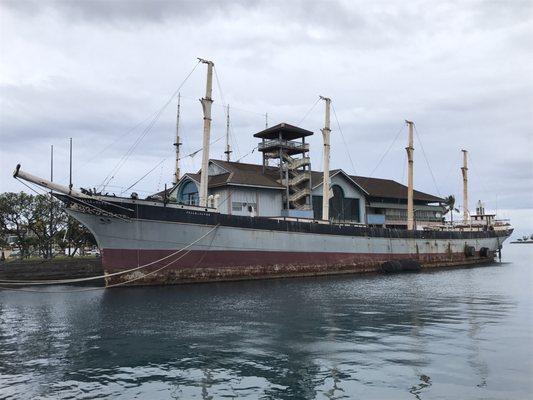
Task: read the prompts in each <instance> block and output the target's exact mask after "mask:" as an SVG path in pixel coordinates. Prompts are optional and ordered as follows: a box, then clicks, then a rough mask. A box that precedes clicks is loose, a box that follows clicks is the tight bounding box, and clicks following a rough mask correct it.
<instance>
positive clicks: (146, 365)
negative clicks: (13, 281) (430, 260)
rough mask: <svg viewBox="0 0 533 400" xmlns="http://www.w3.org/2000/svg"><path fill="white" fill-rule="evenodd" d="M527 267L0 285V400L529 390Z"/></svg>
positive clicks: (531, 334)
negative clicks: (76, 287) (93, 286)
mask: <svg viewBox="0 0 533 400" xmlns="http://www.w3.org/2000/svg"><path fill="white" fill-rule="evenodd" d="M532 267H533V245H509V244H508V245H506V247H505V249H504V263H502V264H495V265H493V266H489V267H480V268H470V269H457V270H448V271H435V272H430V273H420V274H409V275H395V276H386V277H384V276H366V277H360V276H359V277H358V276H343V277H323V278H305V279H285V280H270V281H256V282H240V283H219V284H202V285H185V286H174V287H151V288H121V289H112V290H107V291H91V292H77V293H59V294H46V293H22V292H12V291H0V398H2V399H35V398H43V399H44V398H54V399H56V398H61V399H72V398H113V399H115V398H119V399H134V398H146V399H169V398H176V399H219V398H250V399H258V398H264V399H315V398H318V399H341V398H362V399H373V398H375V399H458V398H460V399H526V398H531V397H533V395H532V393H533V383H532V379H531V378H532V377H533V364H532V360H533V320H532V309H533V294H532V289H533V282H532V276H533V274H532ZM69 289H72V288H71V287H70V288H69V287H66V286H62V287H59V286H56V287H47V288H40V289H39V290H42V291H45V290H69Z"/></svg>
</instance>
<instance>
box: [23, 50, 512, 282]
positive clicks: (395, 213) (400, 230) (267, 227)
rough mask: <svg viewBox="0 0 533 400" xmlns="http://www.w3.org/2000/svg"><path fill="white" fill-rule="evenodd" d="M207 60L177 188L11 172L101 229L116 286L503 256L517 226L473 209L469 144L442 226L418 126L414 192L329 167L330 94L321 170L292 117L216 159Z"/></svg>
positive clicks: (109, 276) (414, 266)
mask: <svg viewBox="0 0 533 400" xmlns="http://www.w3.org/2000/svg"><path fill="white" fill-rule="evenodd" d="M199 62H200V63H203V64H205V65H206V66H207V85H206V93H205V97H203V98H202V99H201V103H202V107H203V113H204V119H203V146H202V166H201V170H200V171H198V173H196V174H193V173H187V174H184V175H183V176H182V175H180V171H179V160H180V157H179V147H180V138H179V103H178V125H177V127H176V143H175V145H176V172H175V179H174V185H173V187H172V188H170V189H168V190H165V191H163V192H161V193H158V194H155V195H152V196H148V197H147V198H144V199H141V198H139V196H138V195H137V194H136V193H132V194H131V195H130V196H127V197H126V196H124V197H121V196H115V195H107V194H103V193H101V192H96V190H95V191H92V190H86V189H80V190H76V189H74V188H73V187H72V184H71V185H69V186H68V187H67V186H63V185H60V184H58V183H55V182H51V181H48V180H46V179H43V178H40V177H38V176H35V175H32V174H30V173H28V172H26V171H23V170H22V168H21V166H20V165H17V167H16V169H15V171H14V174H13V176H14V177H15V178H17V179H21V180H24V181H27V182H30V183H33V184H36V185H38V186H40V187H42V188H44V189H46V190H47V191H52V192H53V196H54V197H55V198H56V199H59V200H60V201H61V202H62V203H63V204H64V207H65V210H66V211H67V213H68V214H69V215H70V216H72V217H73V218H75V219H76V220H77V221H79V222H80V223H81V224H83V225H84V226H85V227H87V228H88V229H89V230H90V231H91V232H92V234H93V235H94V237H95V239H96V242H97V244H98V247H99V249H100V254H101V258H102V265H103V268H104V272H105V281H106V285H107V287H110V288H111V287H116V286H130V285H162V284H178V283H186V282H210V281H225V280H245V279H263V278H278V277H295V276H318V275H331V274H347V273H375V272H400V271H418V270H421V269H426V268H439V267H456V266H464V265H477V264H482V263H490V262H492V261H494V259H495V257H496V256H497V254H498V253H499V252H500V251H501V248H502V244H503V242H504V241H505V240H506V239H507V238H508V237H509V236H510V235H511V233H512V231H513V228H512V227H511V225H510V224H509V223H508V222H505V221H498V220H496V219H495V217H494V216H493V215H487V214H485V212H484V207H481V208H479V207H478V209H477V212H476V214H474V215H470V214H469V213H468V210H467V207H466V205H467V204H468V201H467V195H468V190H467V182H468V178H467V171H468V168H467V158H466V157H467V156H466V151H464V155H465V156H464V165H463V167H462V168H461V170H462V173H463V183H464V193H463V195H464V199H463V201H464V204H465V207H464V219H463V221H461V222H460V223H456V224H453V225H452V224H449V223H447V222H445V221H444V217H443V213H444V211H445V209H444V206H443V204H442V201H443V199H441V198H439V197H436V196H432V195H429V194H426V193H423V192H420V191H417V190H414V185H413V181H414V145H413V127H414V123H413V122H412V121H406V122H405V123H406V126H407V129H408V134H409V135H408V143H407V147H406V150H407V159H408V165H407V167H408V177H407V178H408V184H407V187H405V186H403V185H400V184H398V183H396V182H394V181H390V180H384V179H382V180H379V179H374V178H369V177H357V176H351V175H349V174H347V173H345V172H344V171H342V170H330V168H329V164H330V133H331V127H330V109H331V99H329V98H327V97H322V96H321V97H320V99H321V100H322V101H323V102H324V104H325V122H324V128H323V129H321V133H322V136H323V171H314V170H312V169H311V162H310V157H309V143H307V142H306V137H308V136H310V135H312V134H313V132H311V131H307V130H305V129H302V128H299V127H297V126H294V125H290V124H288V123H280V124H278V125H275V126H271V127H265V129H264V130H262V131H260V132H257V133H256V134H255V135H254V136H255V137H256V138H258V139H259V141H260V142H259V144H258V146H257V149H258V150H259V151H260V152H262V154H263V162H262V164H257V165H255V164H245V163H240V162H235V161H231V160H230V153H231V150H230V147H229V141H227V145H226V151H225V153H226V157H227V159H226V160H214V159H210V155H209V145H210V131H211V106H212V103H213V99H212V77H213V67H214V63H213V62H211V61H208V60H203V59H199ZM228 118H229V114H228ZM452 212H453V211H452ZM417 215H418V217H417ZM422 222H424V223H422ZM500 254H501V253H500Z"/></svg>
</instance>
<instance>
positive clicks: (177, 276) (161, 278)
mask: <svg viewBox="0 0 533 400" xmlns="http://www.w3.org/2000/svg"><path fill="white" fill-rule="evenodd" d="M174 253H176V251H175V250H129V249H103V251H102V264H103V267H104V270H105V272H106V273H108V274H111V273H116V272H120V271H123V270H127V269H132V268H135V267H137V266H142V265H146V264H149V263H150V264H151V265H149V266H146V267H144V268H142V269H139V270H138V271H134V272H130V273H125V274H121V275H117V276H113V277H110V278H108V279H106V282H107V285H114V284H121V283H123V284H126V285H165V284H177V283H185V282H209V281H222V280H244V279H262V278H274V277H291V276H312V275H329V274H342V273H369V272H378V271H380V267H381V264H382V263H383V262H385V261H388V260H399V259H414V260H418V261H419V262H420V263H421V264H422V267H424V268H432V267H451V266H460V265H470V264H481V263H486V262H490V261H493V259H494V258H493V255H492V254H491V255H490V256H489V257H485V258H482V257H479V255H478V254H477V255H475V256H473V257H466V256H465V254H464V253H432V254H421V255H418V254H374V253H304V252H269V251H207V252H206V251H190V252H186V253H178V254H174ZM165 257H167V258H165ZM163 258H165V259H164V260H162V259H163ZM139 278H140V279H139Z"/></svg>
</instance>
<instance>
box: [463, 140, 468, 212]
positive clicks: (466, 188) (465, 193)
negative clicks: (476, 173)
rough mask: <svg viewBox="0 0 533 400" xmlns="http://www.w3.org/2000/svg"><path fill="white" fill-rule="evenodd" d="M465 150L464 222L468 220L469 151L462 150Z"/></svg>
mask: <svg viewBox="0 0 533 400" xmlns="http://www.w3.org/2000/svg"><path fill="white" fill-rule="evenodd" d="M461 151H462V152H463V166H462V167H461V172H462V174H463V219H464V222H466V221H468V214H469V213H468V151H467V150H464V149H463V150H461Z"/></svg>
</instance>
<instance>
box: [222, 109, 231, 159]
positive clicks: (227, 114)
mask: <svg viewBox="0 0 533 400" xmlns="http://www.w3.org/2000/svg"><path fill="white" fill-rule="evenodd" d="M231 153H232V151H231V149H230V145H229V104H228V111H227V113H226V151H225V152H224V154H225V155H226V161H228V162H229V161H230V158H231Z"/></svg>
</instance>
